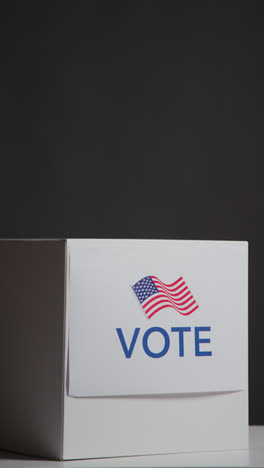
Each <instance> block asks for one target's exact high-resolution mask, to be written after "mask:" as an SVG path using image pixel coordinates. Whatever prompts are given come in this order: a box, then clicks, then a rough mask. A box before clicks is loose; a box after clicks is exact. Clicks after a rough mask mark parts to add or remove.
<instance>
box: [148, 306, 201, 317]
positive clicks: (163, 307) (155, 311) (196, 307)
mask: <svg viewBox="0 0 264 468" xmlns="http://www.w3.org/2000/svg"><path fill="white" fill-rule="evenodd" d="M166 307H171V305H170V304H167V305H163V306H161V307H159V308H158V309H156V310H154V312H152V313H151V314H150V315H148V319H150V318H151V317H153V315H155V314H156V313H157V312H159V311H160V310H162V309H165V308H166ZM198 307H199V306H198V305H197V306H195V307H194V308H193V309H192V310H190V311H189V312H187V313H185V314H184V313H183V312H179V311H178V312H179V313H180V314H181V315H190V314H192V313H193V312H194V311H195V310H196V309H198Z"/></svg>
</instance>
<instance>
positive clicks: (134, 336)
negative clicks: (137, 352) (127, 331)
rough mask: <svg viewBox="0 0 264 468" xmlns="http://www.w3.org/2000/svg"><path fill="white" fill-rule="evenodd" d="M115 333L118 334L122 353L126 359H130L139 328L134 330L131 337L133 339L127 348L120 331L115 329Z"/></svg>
mask: <svg viewBox="0 0 264 468" xmlns="http://www.w3.org/2000/svg"><path fill="white" fill-rule="evenodd" d="M116 331H117V334H118V337H119V340H120V343H121V345H122V348H123V351H124V353H125V356H126V358H127V359H130V358H131V356H132V353H133V351H134V347H135V344H136V341H137V337H138V334H139V331H140V328H135V331H134V335H133V338H132V340H131V343H130V346H129V348H128V347H127V344H126V342H125V338H124V335H123V332H122V329H121V328H117V329H116Z"/></svg>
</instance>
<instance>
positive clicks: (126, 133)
mask: <svg viewBox="0 0 264 468" xmlns="http://www.w3.org/2000/svg"><path fill="white" fill-rule="evenodd" d="M260 6H261V2H259V3H258V2H254V1H223V0H221V1H220V0H219V1H217V2H215V1H175V2H173V1H128V2H117V1H113V2H110V1H109V2H102V1H99V0H98V1H89V2H78V1H76V2H69V4H67V2H50V3H48V2H43V3H42V4H41V5H40V3H39V2H35V4H34V3H33V2H32V4H31V5H29V4H27V3H26V2H17V3H13V2H9V4H8V5H6V6H5V7H3V10H2V14H1V21H2V23H3V24H2V27H1V31H2V34H3V39H2V41H1V43H2V47H3V50H2V54H1V62H2V67H1V81H2V86H1V117H2V124H1V129H2V136H1V141H0V145H1V146H0V147H1V171H0V200H1V217H0V236H1V237H13V238H15V237H66V236H67V237H124V238H172V239H234V240H249V242H250V310H249V324H250V327H249V330H250V333H249V335H250V336H249V339H250V423H251V424H264V403H263V398H262V395H263V391H264V376H263V372H262V362H263V358H264V351H263V348H262V328H263V325H264V319H263V312H262V294H261V293H262V291H261V289H262V284H261V282H262V277H263V272H262V271H263V268H262V260H263V258H264V247H263V245H262V234H263V228H262V226H261V217H262V213H261V205H262V204H261V200H262V192H263V189H262V183H261V182H262V177H261V174H259V175H258V177H257V175H256V174H255V171H256V126H257V122H258V126H259V128H260V129H261V125H260V122H261V119H262V115H261V110H260V109H257V105H256V101H257V99H256V96H257V95H258V97H259V96H260V94H261V89H259V90H258V94H257V81H258V80H259V81H260V78H259V75H258V73H260V70H258V69H257V62H258V60H259V56H260V54H261V41H260V37H259V36H258V34H259V33H260V31H261V28H262V27H263V23H262V16H261V11H260ZM259 88H260V86H259ZM227 267H228V266H227Z"/></svg>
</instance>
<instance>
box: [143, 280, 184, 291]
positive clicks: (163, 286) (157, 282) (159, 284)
mask: <svg viewBox="0 0 264 468" xmlns="http://www.w3.org/2000/svg"><path fill="white" fill-rule="evenodd" d="M151 278H152V281H153V283H154V284H155V285H156V286H160V287H162V288H164V289H166V291H168V292H169V293H175V291H178V290H179V289H181V287H182V286H183V285H184V284H185V281H184V280H183V279H182V280H181V282H180V283H178V286H177V287H176V288H168V287H167V286H166V285H165V284H163V283H162V282H161V281H159V280H157V279H154V277H153V276H151Z"/></svg>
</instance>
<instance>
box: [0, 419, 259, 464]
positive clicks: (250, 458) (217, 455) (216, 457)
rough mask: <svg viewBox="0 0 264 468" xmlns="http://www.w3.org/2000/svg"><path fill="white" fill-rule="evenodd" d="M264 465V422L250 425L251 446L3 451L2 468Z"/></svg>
mask: <svg viewBox="0 0 264 468" xmlns="http://www.w3.org/2000/svg"><path fill="white" fill-rule="evenodd" d="M55 467H56V468H58V467H60V468H121V467H123V468H126V467H130V468H131V467H142V468H143V467H149V468H155V467H162V468H166V467H175V468H177V467H185V468H186V467H188V468H190V467H193V468H194V467H264V426H252V427H250V429H249V450H230V451H222V452H200V453H197V452H196V453H180V454H170V455H152V456H141V457H120V458H104V459H93V460H70V461H63V462H62V461H47V460H40V459H36V458H31V457H25V456H22V455H17V454H11V453H7V452H0V468H55Z"/></svg>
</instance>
